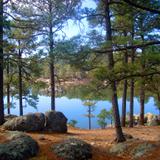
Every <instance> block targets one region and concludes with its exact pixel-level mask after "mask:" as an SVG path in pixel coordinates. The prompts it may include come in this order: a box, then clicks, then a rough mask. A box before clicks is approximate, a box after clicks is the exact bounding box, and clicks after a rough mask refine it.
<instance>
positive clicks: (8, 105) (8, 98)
mask: <svg viewBox="0 0 160 160" xmlns="http://www.w3.org/2000/svg"><path fill="white" fill-rule="evenodd" d="M9 70H10V65H9V56H8V57H7V78H8V81H7V113H8V114H10V107H11V106H10V105H11V102H10V79H9V76H10V72H9Z"/></svg>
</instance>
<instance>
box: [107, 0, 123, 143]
mask: <svg viewBox="0 0 160 160" xmlns="http://www.w3.org/2000/svg"><path fill="white" fill-rule="evenodd" d="M105 13H106V16H105V20H106V41H108V42H109V43H110V45H111V46H110V47H111V48H112V30H111V21H110V11H109V1H108V0H105ZM107 54H108V61H109V65H108V69H109V70H113V68H114V58H113V52H109V53H107ZM111 89H112V107H113V116H114V120H115V129H116V141H117V142H123V141H125V137H124V135H123V132H122V128H121V122H120V115H119V108H118V97H117V86H116V81H115V80H113V81H112V82H111Z"/></svg>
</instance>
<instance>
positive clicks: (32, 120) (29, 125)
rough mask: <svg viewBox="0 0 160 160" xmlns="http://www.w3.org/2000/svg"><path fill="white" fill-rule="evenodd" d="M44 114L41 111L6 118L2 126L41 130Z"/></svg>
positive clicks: (15, 128)
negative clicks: (9, 118)
mask: <svg viewBox="0 0 160 160" xmlns="http://www.w3.org/2000/svg"><path fill="white" fill-rule="evenodd" d="M44 124H45V116H44V114H43V113H31V114H27V115H24V116H20V117H16V118H13V119H11V120H8V121H7V122H5V123H4V124H3V128H4V129H7V130H12V131H16V130H17V131H41V130H43V129H44Z"/></svg>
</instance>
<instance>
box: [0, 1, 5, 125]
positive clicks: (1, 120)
mask: <svg viewBox="0 0 160 160" xmlns="http://www.w3.org/2000/svg"><path fill="white" fill-rule="evenodd" d="M3 123H4V102H3V0H0V125H2V124H3Z"/></svg>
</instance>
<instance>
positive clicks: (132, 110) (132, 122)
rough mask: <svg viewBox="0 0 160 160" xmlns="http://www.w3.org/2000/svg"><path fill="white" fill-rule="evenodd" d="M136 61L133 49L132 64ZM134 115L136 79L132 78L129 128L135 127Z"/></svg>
mask: <svg viewBox="0 0 160 160" xmlns="http://www.w3.org/2000/svg"><path fill="white" fill-rule="evenodd" d="M134 59H135V50H134V49H132V54H131V62H132V64H133V63H134ZM133 114H134V79H133V78H132V79H131V81H130V114H129V127H131V128H132V127H133V124H134V119H133Z"/></svg>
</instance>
